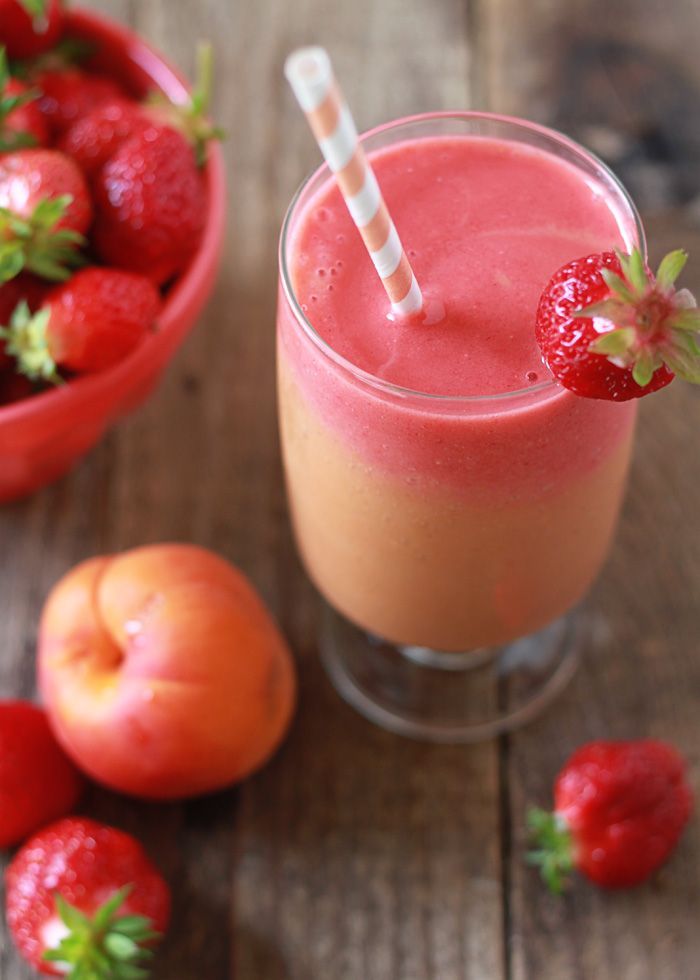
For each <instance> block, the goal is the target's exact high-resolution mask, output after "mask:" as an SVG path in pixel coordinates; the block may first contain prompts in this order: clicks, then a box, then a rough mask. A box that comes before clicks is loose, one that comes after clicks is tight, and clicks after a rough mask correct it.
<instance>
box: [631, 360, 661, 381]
mask: <svg viewBox="0 0 700 980" xmlns="http://www.w3.org/2000/svg"><path fill="white" fill-rule="evenodd" d="M655 370H656V366H655V364H654V358H653V357H652V356H651V355H650V354H648V353H646V352H645V353H643V354H640V355H639V357H638V358H637V360H636V361H635V363H634V367H633V368H632V377H633V378H634V380H635V381H636V382H637V384H638V385H639V387H640V388H646V386H647V385H648V384H649V382H650V381H651V379H652V378H653V377H654V371H655Z"/></svg>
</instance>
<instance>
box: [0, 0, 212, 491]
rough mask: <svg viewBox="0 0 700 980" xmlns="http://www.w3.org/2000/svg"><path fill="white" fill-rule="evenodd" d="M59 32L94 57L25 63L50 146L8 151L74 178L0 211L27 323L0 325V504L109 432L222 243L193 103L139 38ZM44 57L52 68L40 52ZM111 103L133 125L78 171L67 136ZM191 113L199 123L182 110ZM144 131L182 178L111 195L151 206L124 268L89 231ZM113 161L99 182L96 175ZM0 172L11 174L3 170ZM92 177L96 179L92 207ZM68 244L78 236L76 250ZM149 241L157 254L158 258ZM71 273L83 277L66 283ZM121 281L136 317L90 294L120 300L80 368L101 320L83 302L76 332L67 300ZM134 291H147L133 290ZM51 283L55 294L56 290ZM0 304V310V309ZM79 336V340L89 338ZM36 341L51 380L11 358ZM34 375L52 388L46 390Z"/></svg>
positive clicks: (173, 338) (145, 387)
mask: <svg viewBox="0 0 700 980" xmlns="http://www.w3.org/2000/svg"><path fill="white" fill-rule="evenodd" d="M62 30H63V36H64V38H65V37H68V38H71V39H74V40H75V41H77V42H78V43H79V44H80V43H82V42H87V43H88V44H89V45H90V46H91V48H92V50H93V55H92V56H91V58H90V59H89V60H88V62H87V63H85V64H84V65H82V66H81V67H79V68H77V67H75V66H71V67H68V68H62V67H60V66H57V65H56V64H55V63H54V62H50V63H49V68H45V67H44V66H43V63H42V62H37V67H36V68H34V67H33V63H32V62H28V63H27V65H28V70H27V77H26V84H27V86H29V89H28V90H29V91H32V92H33V91H34V89H35V88H38V89H39V91H41V85H42V84H43V85H44V86H45V89H46V90H45V92H44V95H43V97H42V96H39V97H38V99H37V104H38V107H39V110H40V111H41V112H42V113H43V118H44V120H45V122H46V126H47V129H48V131H49V133H50V134H52V135H51V137H50V138H51V139H52V140H53V143H52V145H50V146H49V147H47V148H43V147H41V148H38V149H36V148H35V149H31V150H28V151H25V150H24V149H23V148H22V149H20V150H14V151H13V152H14V153H24V152H29V153H33V154H39V153H46V154H51V155H54V162H56V158H61V161H62V167H63V169H64V170H65V171H66V172H67V171H69V170H70V171H71V173H73V174H74V173H75V171H76V170H77V172H78V173H79V174H82V176H80V177H79V178H77V179H76V180H75V181H74V184H73V186H72V187H70V188H67V187H62V185H61V182H57V183H56V185H55V186H53V185H52V186H51V187H49V188H48V189H47V190H46V192H45V193H43V194H42V195H40V199H39V200H38V201H35V202H33V207H32V209H31V210H25V212H24V213H22V214H20V213H18V208H17V202H18V200H19V198H18V197H17V196H15V197H12V195H11V194H9V193H8V194H7V195H6V197H5V200H4V201H0V237H1V238H3V239H4V240H5V247H4V248H3V247H0V293H2V292H5V293H6V295H7V296H9V295H14V294H16V293H18V292H19V293H20V299H21V300H26V302H27V306H28V307H29V309H30V310H31V312H32V313H34V314H35V316H34V317H29V316H28V313H29V310H28V309H27V308H26V307H23V306H22V307H19V306H15V308H14V309H13V310H12V312H11V314H10V316H9V317H8V316H6V315H5V316H4V317H3V323H2V324H0V326H1V327H2V338H1V339H0V358H1V360H2V363H0V368H1V369H2V371H3V379H4V381H5V386H6V388H7V390H8V391H14V390H17V391H18V392H19V395H18V400H17V401H15V402H11V403H9V404H8V403H7V399H3V403H2V405H1V406H0V502H2V501H7V500H11V499H14V498H17V497H21V496H24V495H26V494H28V493H31V492H32V491H34V490H35V489H37V488H38V487H40V486H42V485H44V484H46V483H49V482H51V481H53V480H54V479H56V478H58V477H59V476H61V475H62V474H63V473H65V472H66V471H67V470H68V469H70V468H71V466H73V465H74V463H75V462H77V460H79V459H80V458H81V457H82V456H83V455H84V454H85V453H86V452H87V451H88V450H89V449H90V448H92V446H93V445H94V444H95V443H96V442H98V441H99V439H100V438H101V436H102V435H103V433H104V432H105V430H106V429H107V428H108V427H110V426H111V425H113V424H114V423H115V422H117V421H118V420H119V418H121V417H122V416H123V415H124V414H126V413H127V412H129V411H131V410H132V409H133V408H135V407H137V406H138V405H139V404H140V403H141V402H142V401H143V400H144V399H145V398H147V397H148V395H149V394H150V393H151V392H152V390H153V388H154V387H155V385H156V384H157V382H158V380H159V378H160V376H161V374H162V372H163V371H164V369H165V367H166V366H167V363H168V361H169V360H170V358H171V357H172V356H173V354H174V353H175V351H176V350H177V348H178V347H179V345H180V344H181V343H182V341H183V340H184V338H185V336H186V335H187V333H188V332H189V330H190V329H191V328H192V327H193V326H194V323H195V322H196V320H197V317H198V316H199V314H200V312H201V310H202V308H203V306H204V304H205V303H206V301H207V299H208V297H209V295H210V293H211V290H212V288H213V285H214V281H215V276H216V272H217V268H218V262H219V258H220V254H221V247H222V241H223V233H224V218H225V186H224V169H223V159H222V154H221V150H220V148H219V147H218V145H216V143H214V142H207V145H206V148H205V149H204V151H202V139H201V137H202V134H203V133H205V132H208V133H209V135H216V132H215V130H214V129H213V127H211V126H210V125H209V124H206V125H205V120H204V119H203V118H202V116H201V108H202V99H201V98H199V92H198V91H195V92H194V93H192V94H190V93H189V91H188V89H187V87H186V85H185V83H184V82H183V80H182V78H181V77H180V76H179V75H178V74H177V73H176V72H175V71H174V70H173V69H172V68H170V66H169V65H167V64H166V63H165V61H164V60H163V59H162V58H161V57H160V56H159V55H158V54H156V53H155V52H154V51H153V50H152V49H151V48H150V47H149V46H148V45H147V44H146V43H145V42H144V41H143V40H142V39H141V38H139V37H138V36H137V35H135V34H134V33H133V32H131V31H129V30H128V29H127V28H125V27H122V26H121V25H117V24H115V23H114V22H112V21H110V20H108V19H106V18H104V17H101V16H97V15H94V14H92V13H87V12H85V11H81V10H75V9H73V10H70V11H64V13H63V28H62ZM44 57H46V56H44ZM49 57H53V52H51V54H50V56H49ZM96 72H97V73H96ZM86 82H87V83H89V91H88V93H87V95H85V94H84V93H83V94H81V93H82V89H81V87H80V86H81V84H84V83H86ZM47 93H48V95H50V96H51V98H49V97H48V95H47ZM154 93H155V96H157V98H156V97H154ZM146 97H149V98H148V101H147V102H145V101H144V104H143V107H141V105H140V100H146ZM64 98H65V101H62V100H64ZM119 101H121V102H122V103H126V104H128V105H129V106H130V107H131V109H130V111H132V109H133V112H132V114H133V116H134V117H138V120H139V121H138V122H137V123H134V124H133V125H130V126H129V127H126V128H125V127H124V126H121V128H119V127H117V128H118V129H119V131H118V132H117V133H116V134H113V139H112V141H111V143H110V145H109V148H108V149H107V150H106V151H105V150H104V148H103V158H101V159H100V161H99V165H96V166H94V167H93V168H92V170H90V167H86V168H83V161H82V158H81V155H80V152H79V150H78V149H77V146H78V144H79V143H80V140H77V141H76V143H75V144H73V143H71V144H70V145H69V144H68V142H67V141H68V134H69V133H70V132H71V130H72V128H73V127H74V126H77V125H78V124H79V122H80V120H82V119H83V118H84V117H85V116H87V115H89V114H90V113H93V112H96V111H98V110H99V109H100V107H101V106H102V105H106V104H108V103H109V104H113V103H115V102H119ZM195 102H196V103H197V105H198V108H199V110H200V111H199V112H194V111H193V109H192V107H193V106H194V103H195ZM57 105H58V106H59V108H58V109H57V108H56V107H57ZM61 106H62V107H63V108H61ZM66 107H67V108H66ZM175 107H177V108H175ZM102 132H103V133H104V129H103V130H102ZM82 134H83V137H84V138H85V139H87V141H88V142H89V141H90V139H91V136H90V134H89V133H88V135H87V136H86V135H85V134H86V131H85V129H83V131H82ZM144 134H145V136H147V137H148V142H149V149H150V144H151V142H152V143H153V144H154V145H155V146H157V147H158V148H159V149H158V151H157V155H159V156H160V159H161V160H162V159H163V158H164V153H163V149H162V146H163V145H167V147H168V148H169V151H170V152H169V158H168V160H167V162H168V164H169V165H170V164H171V162H172V160H174V159H175V158H176V157H177V159H179V160H180V161H181V162H182V166H183V176H182V180H181V181H180V182H178V181H177V180H176V178H175V176H174V175H173V173H172V168H171V171H169V173H168V174H164V175H163V177H164V179H163V182H162V183H160V184H158V187H157V188H155V192H154V189H151V188H149V187H144V182H143V181H141V183H140V184H139V181H138V178H137V177H135V179H134V183H133V184H132V185H129V186H127V187H126V188H125V187H124V184H123V182H122V184H121V185H120V186H121V188H122V190H125V195H126V197H128V198H129V200H130V201H132V202H133V201H137V202H139V201H144V200H145V197H144V195H145V196H146V197H147V196H148V195H149V194H151V195H152V196H151V198H150V203H148V202H147V203H148V206H149V207H150V208H151V211H150V214H149V222H150V225H149V228H148V229H141V232H142V234H141V238H142V239H143V242H144V248H143V249H142V251H141V252H140V253H139V254H138V260H137V261H133V259H134V255H136V254H137V252H138V250H137V249H136V248H134V249H132V248H131V247H130V243H129V241H128V240H127V239H128V234H127V239H122V240H121V241H120V245H119V248H118V249H117V250H116V252H114V251H112V252H111V253H110V246H111V245H112V244H113V243H112V241H111V236H110V235H109V234H108V233H107V232H106V231H103V232H102V233H101V234H98V232H99V229H100V227H101V226H102V227H104V226H109V224H110V222H112V223H114V222H115V221H119V220H121V218H122V215H124V214H127V213H128V208H129V203H128V201H126V202H125V209H124V210H123V211H122V210H119V207H117V209H113V210H112V212H111V213H108V212H109V211H110V208H112V201H113V197H114V195H112V196H111V197H110V194H111V192H112V191H113V190H114V179H115V174H118V178H119V180H120V181H122V178H123V176H124V172H125V170H129V152H130V151H129V150H128V144H129V142H130V141H134V140H139V139H141V138H142V137H144ZM151 138H152V139H151ZM74 146H75V147H76V149H75V155H74V154H73V147H74ZM174 147H175V149H173V148H174ZM9 156H11V154H9ZM117 157H119V160H121V163H120V162H119V160H117ZM7 159H8V154H7V153H5V154H2V153H0V178H1V177H2V167H3V161H5V164H6V161H7ZM36 159H37V160H38V157H37V158H36ZM132 159H133V158H132ZM125 161H126V162H125ZM10 162H11V163H12V161H10ZM30 162H31V161H30ZM112 164H114V167H113V170H112V171H111V173H112V177H111V178H110V177H109V175H108V174H107V171H108V168H109V167H110V165H112ZM120 167H121V169H120ZM10 171H11V173H12V174H14V173H15V169H14V165H13V167H10ZM155 172H156V173H158V171H157V170H156V171H155ZM103 175H104V176H103ZM110 179H111V180H112V184H111V185H110V184H109V180H110ZM61 180H64V178H61ZM100 180H104V183H103V185H102V186H103V187H104V194H103V195H102V196H101V195H100V190H99V181H100ZM145 183H146V184H147V183H148V182H147V181H146V182H145ZM0 185H1V181H0ZM83 186H84V187H86V188H87V196H86V198H85V200H86V202H87V205H88V206H89V213H87V219H86V220H84V221H82V222H81V221H80V219H79V217H78V221H77V222H76V221H71V220H70V218H71V217H73V218H75V216H76V208H80V207H81V206H82V201H83V194H82V189H80V188H82V187H83ZM183 187H184V188H185V189H187V188H189V189H190V196H191V198H192V201H193V206H192V208H191V210H190V214H191V215H192V220H191V221H190V222H189V224H188V226H187V231H188V233H187V235H186V241H185V240H184V239H183V238H182V237H181V238H180V239H178V237H177V234H176V232H175V231H173V223H172V214H173V213H176V212H177V211H178V210H179V211H180V212H181V213H183V214H184V211H185V207H186V205H187V202H185V201H184V200H183V198H182V189H183ZM1 193H2V188H1V186H0V194H1ZM98 198H99V199H100V204H99V208H98V205H97V200H98ZM136 206H137V207H138V206H140V205H139V204H138V203H137V205H136ZM81 213H85V212H80V211H78V216H79V215H80V214H81ZM125 223H126V224H128V221H126V222H125ZM186 224H187V223H186ZM3 229H4V230H3ZM80 236H82V239H88V240H89V242H88V244H84V242H83V240H82V239H81V238H80ZM100 241H101V244H100ZM105 242H107V244H105ZM158 242H161V243H162V249H161V253H160V254H159V252H158ZM154 243H155V244H154ZM108 253H109V254H108ZM3 256H4V258H3ZM13 263H14V266H13V265H12V264H13ZM80 265H86V266H88V268H85V269H80V270H79V271H77V272H76V271H75V269H76V267H79V266H80ZM120 271H121V273H123V275H124V276H132V277H134V280H133V281H137V280H138V282H139V284H140V285H139V291H138V296H139V298H138V301H137V302H135V307H136V308H135V309H134V310H133V311H132V310H127V309H126V308H125V306H124V303H123V300H124V290H121V291H120V290H117V291H116V292H115V291H113V290H112V289H111V288H107V287H106V286H104V288H103V287H102V286H101V288H100V295H101V296H102V297H105V298H106V297H107V296H109V295H111V296H112V297H115V296H117V295H118V296H119V297H120V298H119V299H118V300H116V299H115V303H116V306H113V307H112V308H111V309H108V310H106V311H105V317H104V321H105V323H104V324H103V326H104V327H105V331H106V334H108V335H109V336H108V341H107V343H106V349H105V352H104V356H102V354H101V353H99V349H100V348H101V347H102V339H104V337H105V335H106V334H105V333H103V334H102V338H101V339H100V337H98V334H97V333H95V334H93V336H92V340H91V342H90V344H89V345H88V346H89V353H88V355H87V356H86V357H83V356H82V353H81V351H79V348H80V347H81V343H82V340H81V339H80V332H81V329H83V328H85V327H86V324H87V326H91V325H92V326H96V325H98V322H99V321H100V319H101V318H100V317H99V314H98V309H97V305H96V303H95V304H92V305H91V306H90V308H89V310H87V309H86V316H85V318H83V319H82V320H81V322H80V324H79V323H78V320H79V319H80V317H74V318H71V316H70V315H67V313H68V312H69V308H70V306H71V292H74V293H80V295H81V302H82V303H83V304H85V303H86V301H87V291H86V290H84V289H83V290H81V289H80V288H79V287H80V285H81V280H82V279H84V278H85V276H87V275H88V274H89V275H90V276H93V277H94V276H98V275H99V276H101V277H102V278H104V277H105V276H109V275H112V274H114V275H115V276H116V274H117V273H118V272H120ZM18 275H19V276H22V277H25V280H24V281H27V282H33V281H34V279H35V278H39V281H40V282H41V283H42V284H43V286H44V290H43V294H42V295H41V296H40V297H39V298H38V299H37V298H36V297H35V296H31V297H30V296H22V295H21V290H19V291H18V289H17V288H16V287H11V286H10V284H11V281H12V280H13V279H14V278H15V277H16V276H18ZM142 280H146V281H147V282H148V283H149V285H148V286H146V285H143V283H142ZM74 281H75V282H76V285H75V286H73V285H72V284H73V283H74ZM60 282H64V283H65V285H64V286H60V285H57V284H58V283H60ZM8 287H9V288H8ZM10 289H11V292H10ZM1 305H2V306H3V307H6V306H7V304H6V303H4V302H3V304H1ZM59 307H60V310H59ZM154 310H155V312H154ZM37 314H38V317H37ZM47 315H48V316H47ZM30 322H31V328H30V326H29V324H30ZM37 322H38V323H39V328H38V330H37V327H36V324H37ZM84 333H85V336H84V337H83V338H82V339H86V338H87V333H89V331H86V330H84ZM59 335H60V337H59ZM42 342H43V347H44V353H48V355H49V357H50V358H51V359H52V360H53V361H54V363H55V365H56V372H55V373H54V372H52V371H51V369H50V368H49V367H47V364H48V362H47V361H46V360H45V359H44V360H43V361H42V367H41V368H40V369H38V370H37V369H36V368H33V367H31V361H32V357H31V356H30V357H29V362H30V367H29V370H27V357H25V356H23V355H24V354H26V353H27V349H28V350H29V353H30V354H31V352H32V351H35V350H36V345H37V343H38V346H39V347H40V348H41V346H42ZM27 343H28V348H27ZM76 351H77V352H78V353H77V360H76ZM8 358H9V368H8ZM40 360H41V358H40ZM8 372H9V373H8ZM20 374H24V375H27V376H28V377H29V378H32V379H34V380H32V381H30V382H28V383H29V384H31V385H34V386H36V385H37V384H38V386H39V391H38V393H31V391H32V390H35V388H34V389H32V390H30V391H27V389H26V384H25V381H21V384H16V383H15V382H14V381H12V379H13V378H16V377H17V376H18V375H20ZM47 378H48V379H49V382H56V381H58V382H59V383H58V384H52V383H47V381H46V379H47ZM37 379H38V381H37ZM20 397H21V400H19V398H20Z"/></svg>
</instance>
